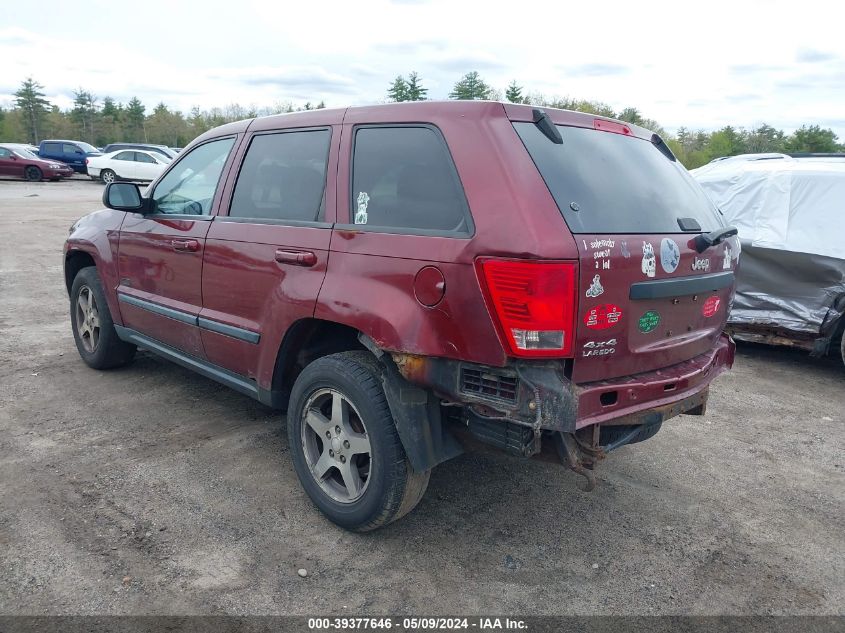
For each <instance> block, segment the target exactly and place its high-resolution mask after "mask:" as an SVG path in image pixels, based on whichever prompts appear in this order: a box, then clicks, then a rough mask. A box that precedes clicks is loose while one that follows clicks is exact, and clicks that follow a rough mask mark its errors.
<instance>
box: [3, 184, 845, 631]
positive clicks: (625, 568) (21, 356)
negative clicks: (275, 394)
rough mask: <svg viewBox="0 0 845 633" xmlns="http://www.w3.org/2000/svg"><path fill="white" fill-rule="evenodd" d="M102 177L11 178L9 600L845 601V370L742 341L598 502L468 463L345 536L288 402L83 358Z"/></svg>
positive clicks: (293, 606) (172, 607)
mask: <svg viewBox="0 0 845 633" xmlns="http://www.w3.org/2000/svg"><path fill="white" fill-rule="evenodd" d="M101 191H102V186H101V185H99V184H97V183H93V182H90V181H87V180H80V179H76V180H73V181H70V182H64V183H40V184H26V183H17V182H11V181H0V235H2V242H0V298H2V310H0V613H4V614H24V613H25V614H36V615H37V614H58V613H62V614H66V613H85V614H91V613H98V614H153V613H156V614H159V613H162V614H163V613H166V614H200V613H202V614H212V613H236V614H247V613H262V614H270V613H299V614H324V613H339V614H343V613H368V614H379V613H380V614H388V613H393V614H400V613H411V614H420V613H424V614H437V613H447V614H448V613H451V614H456V613H474V612H494V613H503V614H507V613H521V614H541V613H544V614H545V613H548V614H593V613H602V614H629V613H631V614H765V613H775V614H784V613H790V614H842V613H845V610H843V605H845V554H843V551H844V550H845V543H843V530H842V526H843V521H845V512H843V508H844V507H845V504H843V501H845V455H843V439H845V424H844V423H845V388H844V387H845V371H843V369H842V367H841V366H840V365H839V364H837V363H835V362H833V361H814V360H812V359H810V358H808V357H806V356H805V355H803V354H800V353H792V352H788V351H784V350H780V349H768V348H763V347H743V348H741V349H740V351H739V354H738V358H737V363H736V367H735V369H734V371H733V373H731V374H729V375H726V376H723V377H721V378H720V379H718V381H717V382H716V384H715V385H714V387H713V390H712V399H711V403H710V410H709V413H708V415H707V416H705V417H686V416H684V417H681V418H679V419H676V420H673V421H672V422H670V423H668V424H667V425H666V427H664V430H662V431H661V432H660V433H659V434H658V435H657V436H656V437H655V438H654V439H653V440H650V441H649V442H647V443H645V444H640V445H637V446H634V447H628V448H624V449H621V450H619V451H618V452H617V453H615V454H614V455H613V456H612V459H610V460H608V461H607V462H605V463H604V464H603V465H602V466H601V467H600V470H599V471H598V473H599V479H600V483H599V487H598V488H597V490H596V491H595V492H593V493H592V494H587V493H582V492H580V491H579V490H577V489H576V486H575V483H576V480H577V477H576V476H575V475H574V474H571V473H569V472H567V471H565V470H564V469H563V468H561V467H557V466H554V465H551V464H544V463H535V462H527V461H519V460H516V459H512V458H508V457H505V456H498V455H486V454H485V455H478V454H476V455H464V456H462V457H460V458H458V459H455V460H453V461H451V462H448V463H446V464H444V465H442V466H440V467H439V468H437V469H436V470H435V471H434V473H433V476H432V479H431V485H430V487H429V490H428V494H427V496H426V497H425V499H424V500H423V502H422V503H421V504H420V506H419V507H418V508H417V510H416V511H415V512H414V513H413V514H412V515H411V516H409V517H407V518H406V519H405V520H403V521H401V522H400V523H398V524H394V525H393V526H390V527H389V528H387V529H385V530H382V531H380V532H377V533H374V534H370V535H365V536H359V535H353V534H348V533H345V532H343V531H341V530H339V529H337V528H335V527H334V526H333V525H332V524H330V523H328V522H327V521H326V520H324V519H323V518H322V517H321V515H319V514H318V513H317V511H316V510H315V509H314V508H313V507H312V505H311V504H310V502H309V501H308V499H307V498H306V496H305V494H304V493H303V492H302V490H301V489H300V486H299V483H298V481H297V479H296V476H295V474H294V471H293V468H292V466H291V463H290V460H289V458H288V446H287V438H286V436H285V431H284V424H285V423H284V418H283V416H281V415H279V414H277V413H275V412H273V411H271V410H268V409H266V408H264V407H263V406H261V405H260V404H257V403H256V402H254V401H252V400H250V399H248V398H246V397H245V396H241V395H239V394H237V393H235V392H233V391H230V390H228V389H225V388H221V387H219V386H218V385H217V384H215V383H213V382H211V381H209V380H206V379H204V378H201V377H199V376H196V375H194V374H191V373H189V372H188V371H186V370H184V369H181V368H179V367H177V366H175V365H172V364H170V363H167V362H165V361H162V360H158V359H157V358H155V357H153V356H151V355H148V354H147V353H140V354H139V355H138V358H137V360H136V362H135V363H134V364H132V365H131V366H129V367H127V368H124V369H121V370H117V371H110V372H95V371H93V370H90V369H88V368H87V367H86V366H85V365H84V364H83V363H82V362H81V360H80V359H79V357H78V356H77V353H76V348H75V347H74V344H73V339H72V337H71V334H70V325H69V320H68V301H67V295H66V293H65V289H64V285H63V279H62V266H61V247H62V241H63V239H64V237H65V235H66V234H67V229H68V227H69V226H70V224H71V222H72V221H73V220H75V219H76V218H77V217H79V216H81V215H83V214H84V213H86V212H88V211H91V210H94V209H95V208H97V207H98V204H99V202H98V201H99V196H100V195H101ZM301 567H304V568H306V569H307V570H308V576H307V578H300V577H299V576H298V575H297V569H298V568H301Z"/></svg>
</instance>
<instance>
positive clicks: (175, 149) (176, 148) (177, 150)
mask: <svg viewBox="0 0 845 633" xmlns="http://www.w3.org/2000/svg"><path fill="white" fill-rule="evenodd" d="M170 149H172V150H173V151H174V152H175V153H177V154H178V153H179V152H181V151H182V149H184V148H182V147H171V148H170Z"/></svg>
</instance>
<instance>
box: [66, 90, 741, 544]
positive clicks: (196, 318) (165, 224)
mask: <svg viewBox="0 0 845 633" xmlns="http://www.w3.org/2000/svg"><path fill="white" fill-rule="evenodd" d="M149 192H150V193H149V196H148V197H142V196H141V193H140V191H139V189H138V188H137V186H135V185H133V184H129V183H114V184H111V185H109V186H108V187H107V188H106V190H105V192H104V195H103V200H104V204H105V205H106V206H107V207H108V209H106V210H102V211H97V212H95V213H93V214H91V215H89V216H86V217H84V218H82V219H81V220H79V221H78V222H77V223H76V224H75V225H74V226H73V227H72V229H71V233H70V237H69V238H68V240H67V244H66V246H65V278H66V282H67V289H68V292H69V293H70V298H71V320H72V324H73V333H74V337H75V339H76V343H77V347H78V348H79V352H80V354H81V355H82V358H83V359H84V360H85V362H86V363H88V365H90V366H91V367H94V368H97V369H103V368H107V367H114V366H117V365H121V364H123V363H126V362H128V361H129V360H131V359H132V357H133V355H134V354H135V350H136V347H138V346H140V347H143V348H144V349H146V350H148V351H150V352H153V353H155V354H158V355H160V356H163V357H164V358H167V359H169V360H172V361H174V362H176V363H179V364H181V365H184V366H186V367H189V368H191V369H194V370H195V371H197V372H199V373H200V374H202V375H204V376H207V377H209V378H212V379H214V380H217V381H219V382H221V383H223V384H225V385H228V386H230V387H232V388H233V389H236V390H237V391H240V392H242V393H245V394H248V395H250V396H252V397H254V398H256V399H258V400H260V401H261V402H263V403H264V404H266V405H268V406H271V407H274V408H278V409H287V428H288V435H289V440H290V451H291V454H292V456H293V461H294V466H295V468H296V471H297V473H298V475H299V478H300V480H301V482H302V484H303V486H304V488H305V490H306V491H307V493H308V494H309V496H310V497H311V499H312V500H313V501H314V503H315V504H316V505H317V506H318V507H319V508H320V509H321V510H322V511H323V512H324V513H325V514H326V515H327V516H328V517H329V518H330V519H331V520H332V521H334V522H336V523H338V524H339V525H342V526H344V527H346V528H349V529H354V530H369V529H373V528H376V527H379V526H382V525H385V524H387V523H389V522H391V521H393V520H395V519H397V518H399V517H401V516H402V515H403V514H405V513H407V512H408V511H410V510H411V509H412V508H413V507H414V506H415V505H416V504H417V502H418V501H419V500H420V498H421V496H422V494H423V493H424V491H425V489H426V485H427V483H428V479H429V473H430V470H431V468H432V467H434V466H435V465H437V464H439V463H441V462H443V461H444V460H447V459H449V458H451V457H454V456H456V455H458V454H459V453H460V452H461V451H462V450H463V447H464V446H468V445H470V444H472V443H473V442H483V443H487V444H491V445H493V446H496V447H499V448H501V449H503V450H505V451H508V452H510V453H513V454H515V455H520V456H524V457H530V456H543V455H547V456H550V457H553V458H555V459H561V460H562V461H563V462H564V463H565V464H567V465H568V466H569V467H570V468H572V469H574V470H575V471H577V472H579V473H581V474H582V475H583V476H584V477H585V480H584V483H585V484H586V485H585V487H586V488H591V487H592V485H593V483H594V477H593V473H592V468H593V467H594V465H595V464H596V462H597V461H599V460H600V459H602V458H603V457H604V456H605V455H606V454H607V453H608V452H610V451H611V450H613V449H615V448H617V447H619V446H621V445H624V444H630V443H633V442H638V441H641V440H643V439H646V438H648V437H650V436H652V435H653V434H654V433H655V432H656V431H657V430H658V429H659V428H660V426H661V424H662V422H663V421H664V420H666V419H667V418H670V417H672V416H676V415H678V414H681V413H688V414H693V415H701V414H703V413H704V408H705V404H706V401H707V394H708V386H709V384H710V382H711V381H712V380H713V379H714V378H715V377H716V376H717V375H718V374H719V373H721V372H722V371H724V370H725V369H727V368H728V367H730V366H731V365H732V363H733V357H734V346H733V342H732V341H731V340H730V338H729V337H727V336H726V335H724V334H723V333H722V328H723V326H724V325H725V317H726V314H727V312H728V309H729V306H730V303H731V301H732V298H733V288H734V271H735V269H736V266H737V262H738V256H739V244H738V241H737V239H736V238H735V237H733V236H734V235H735V233H736V230H735V229H730V228H726V227H725V226H724V224H723V222H722V220H721V217H720V215H719V212H718V211H717V210H716V209H715V208H714V207H713V205H712V204H711V203H710V202H709V201H708V199H707V197H706V196H705V195H704V194H703V193H702V191H701V189H700V188H699V186H698V185H697V184H696V183H695V182H694V181H693V180H692V179H691V178H690V177H689V175H688V174H687V172H686V170H685V169H684V168H683V167H682V166H681V165H680V164H679V163H678V162H677V161H676V160H675V157H674V156H673V155H672V153H671V151H670V150H669V149H668V148H667V147H666V145H665V144H664V143H663V141H662V140H661V139H660V138H659V137H658V136H656V135H654V134H652V133H651V132H648V131H646V130H644V129H642V128H638V127H636V126H633V125H629V124H627V123H621V122H618V121H611V120H608V119H604V118H598V117H595V116H592V115H588V114H582V113H575V112H568V111H562V110H552V109H547V110H539V109H532V108H531V107H529V106H521V105H510V104H501V103H490V102H461V101H457V102H448V103H435V102H428V103H414V104H395V105H393V104H391V105H382V106H373V107H362V108H349V109H341V110H318V111H312V112H301V113H296V114H286V115H279V116H271V117H265V118H258V119H252V120H248V121H241V122H238V123H232V124H229V125H224V126H222V127H219V128H217V129H215V130H212V131H210V132H208V133H206V134H204V135H203V136H201V137H199V138H198V139H196V140H195V141H194V142H193V143H192V144H191V145H190V146H189V147H187V148H186V149H185V150H184V151H183V152H182V153H181V154H180V155H179V157H178V158H177V159H176V160H175V161H174V162H173V164H172V165H171V166H170V167H169V168H168V170H167V171H166V172H165V173H164V174H163V175H162V176H161V177H160V178H159V179H158V180H157V181H156V182H154V183H153V184H152V186H151V188H150V189H149Z"/></svg>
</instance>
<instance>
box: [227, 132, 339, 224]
mask: <svg viewBox="0 0 845 633" xmlns="http://www.w3.org/2000/svg"><path fill="white" fill-rule="evenodd" d="M331 136H332V135H331V131H330V130H302V131H294V132H280V133H274V134H260V135H257V136H255V137H254V138H253V139H252V142H251V143H250V145H249V149H247V152H246V157H245V158H244V161H243V165H242V166H241V170H240V173H239V174H238V181H237V183H236V184H235V191H234V194H233V195H232V204H231V207H230V209H229V217H233V218H237V217H239V218H254V219H268V220H279V221H296V222H315V221H320V220H322V219H323V204H322V202H323V192H324V190H325V188H326V165H327V163H328V160H329V143H330V141H331Z"/></svg>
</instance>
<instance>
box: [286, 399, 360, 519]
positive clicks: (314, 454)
mask: <svg viewBox="0 0 845 633" xmlns="http://www.w3.org/2000/svg"><path fill="white" fill-rule="evenodd" d="M301 439H302V447H303V449H304V453H305V461H306V463H307V465H308V469H309V470H310V471H311V476H312V477H314V480H315V481H316V482H317V483H318V484H319V486H320V488H322V490H323V491H324V492H325V493H326V494H327V495H329V496H330V497H331V498H332V499H334V500H335V501H338V502H340V503H352V502H354V501H356V500H358V499H359V498H360V497H361V496H362V495H363V494H364V492H365V491H366V490H367V486H368V485H369V483H370V469H371V465H372V455H371V453H372V449H371V446H370V439H369V436H368V434H367V429H366V427H365V426H364V422H363V420H362V419H361V416H360V414H359V413H358V410H357V409H356V408H355V405H353V404H352V403H351V402H350V401H349V400H348V399H347V398H346V397H345V396H344V395H343V394H342V393H340V392H339V391H337V390H335V389H319V390H317V391H315V392H314V393H313V394H312V395H311V397H310V398H309V399H308V402H307V403H306V405H305V407H304V408H303V411H302V424H301Z"/></svg>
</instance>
